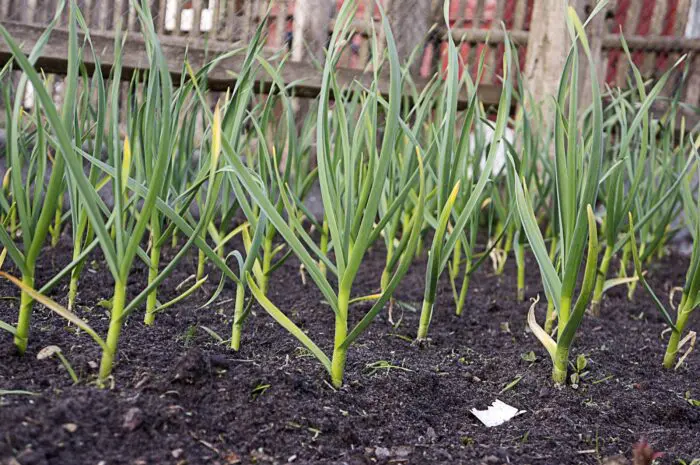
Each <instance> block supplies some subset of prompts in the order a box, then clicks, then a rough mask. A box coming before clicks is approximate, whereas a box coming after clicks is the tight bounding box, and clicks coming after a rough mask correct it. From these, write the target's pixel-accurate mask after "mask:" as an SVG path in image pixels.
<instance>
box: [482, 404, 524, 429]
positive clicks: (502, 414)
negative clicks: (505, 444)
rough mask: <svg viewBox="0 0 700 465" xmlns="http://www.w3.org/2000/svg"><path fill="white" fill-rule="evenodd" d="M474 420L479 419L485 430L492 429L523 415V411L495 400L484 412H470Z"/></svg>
mask: <svg viewBox="0 0 700 465" xmlns="http://www.w3.org/2000/svg"><path fill="white" fill-rule="evenodd" d="M470 411H471V412H472V413H473V414H474V416H475V417H476V418H478V419H479V421H481V422H482V423H483V424H484V425H486V427H487V428H492V427H494V426H498V425H502V424H503V423H505V422H507V421H508V420H510V419H511V418H513V417H515V416H517V415H520V414H522V413H525V410H518V409H517V408H515V407H512V406H510V405H508V404H506V403H505V402H501V401H500V400H498V399H496V400H495V401H494V402H493V404H491V406H490V407H489V408H487V409H486V410H477V409H475V408H473V409H471V410H470Z"/></svg>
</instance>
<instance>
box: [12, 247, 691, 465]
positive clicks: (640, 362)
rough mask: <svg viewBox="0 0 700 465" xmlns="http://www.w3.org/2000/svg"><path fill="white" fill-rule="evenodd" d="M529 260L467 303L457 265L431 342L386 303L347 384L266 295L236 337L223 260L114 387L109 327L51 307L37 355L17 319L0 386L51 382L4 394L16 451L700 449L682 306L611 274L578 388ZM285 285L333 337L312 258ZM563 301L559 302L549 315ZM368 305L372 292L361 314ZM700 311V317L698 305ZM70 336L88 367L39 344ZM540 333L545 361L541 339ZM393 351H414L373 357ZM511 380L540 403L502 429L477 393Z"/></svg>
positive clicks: (173, 458)
mask: <svg viewBox="0 0 700 465" xmlns="http://www.w3.org/2000/svg"><path fill="white" fill-rule="evenodd" d="M67 250H68V249H67V248H66V249H61V248H58V249H56V250H47V251H46V253H45V254H44V259H43V262H42V268H41V269H40V270H39V282H42V280H45V279H47V277H49V276H51V275H52V273H54V272H55V271H56V270H57V269H59V266H61V265H64V264H66V263H67V262H68V261H69V252H68V251H67ZM8 261H9V260H8ZM382 265H383V256H382V253H381V251H373V252H372V253H371V254H370V255H369V257H368V260H367V262H366V265H365V266H364V269H363V270H362V273H361V275H360V277H359V278H358V282H357V285H356V288H355V289H354V294H355V295H363V294H365V293H368V292H370V291H373V290H374V288H375V287H376V286H377V283H378V281H379V273H380V270H381V267H382ZM514 266H515V263H514V260H513V259H511V260H510V261H509V263H508V266H507V267H506V271H505V274H504V275H502V276H494V275H493V273H492V271H491V270H490V268H487V267H484V268H483V269H482V270H480V271H479V272H477V273H476V275H475V277H474V279H473V280H472V286H471V289H470V294H469V297H468V303H467V308H466V309H465V314H464V315H463V316H462V317H461V318H458V317H456V316H454V315H453V312H454V306H453V304H452V298H451V292H450V290H449V284H448V283H447V280H443V282H442V286H441V288H440V293H439V302H438V304H437V306H436V314H435V317H434V319H433V325H432V328H431V337H432V340H431V342H430V343H429V344H427V345H424V346H416V345H414V344H412V343H411V338H412V337H413V336H414V335H415V331H416V328H417V322H418V315H417V313H415V312H412V311H410V310H404V311H403V312H402V311H401V310H400V309H396V310H395V312H394V318H395V319H400V323H399V324H397V325H395V327H392V326H391V325H390V324H389V323H388V321H387V316H386V314H383V315H380V316H379V317H378V318H377V319H376V321H375V322H374V324H373V325H372V326H371V328H370V330H369V331H368V332H367V333H366V334H364V335H363V336H362V337H361V338H360V339H359V340H358V342H357V344H356V345H355V346H353V347H352V349H351V351H350V353H349V359H348V364H347V373H346V384H345V386H344V387H343V388H342V389H340V390H338V391H335V390H334V389H332V388H331V387H330V385H329V384H328V383H327V376H326V374H325V373H324V372H323V370H322V369H321V368H320V365H319V363H317V362H316V360H315V359H313V358H311V357H309V356H308V354H307V353H306V352H305V351H304V350H301V349H300V344H299V343H298V342H297V341H296V340H295V339H293V338H292V337H291V336H290V335H288V334H287V333H286V332H285V331H284V330H283V329H282V328H281V327H280V326H278V325H277V324H276V323H275V322H274V321H273V320H272V318H271V317H269V316H268V315H267V314H266V313H265V312H264V311H263V310H261V309H260V308H259V307H257V306H254V312H255V314H254V315H253V316H252V318H251V319H250V320H249V321H248V324H247V326H246V330H245V334H244V338H243V346H242V350H241V351H240V352H239V353H234V352H232V351H230V350H229V349H228V348H227V346H226V345H225V344H224V345H222V344H219V343H217V341H216V339H215V338H214V337H212V336H211V335H210V334H209V333H208V332H207V330H206V329H204V328H208V329H210V330H212V331H214V332H216V333H217V334H219V335H221V337H223V338H224V339H226V338H228V334H229V331H230V324H231V312H232V307H233V302H232V301H231V299H232V297H233V289H232V287H231V286H227V288H226V290H225V291H224V292H223V293H222V295H221V296H220V297H219V299H218V300H217V302H216V303H215V304H214V305H213V306H211V307H209V308H204V309H201V308H199V307H200V306H201V305H202V303H204V302H206V300H207V299H208V297H209V296H210V295H211V292H213V290H214V289H215V288H216V285H217V282H218V276H216V273H212V279H211V280H210V281H209V282H208V283H207V285H206V286H205V287H206V289H205V290H203V291H201V292H199V293H198V294H196V295H195V296H192V297H190V298H189V299H188V300H186V301H185V302H183V303H182V304H180V305H178V306H176V307H175V308H172V309H170V310H169V311H167V312H165V313H163V314H161V315H159V316H158V318H157V320H156V325H155V326H154V327H146V326H144V325H143V323H142V322H141V319H142V314H135V315H133V317H132V318H131V319H130V320H129V322H128V324H127V326H126V328H125V331H124V333H123V336H122V340H121V346H120V353H119V361H118V364H117V366H116V369H115V380H114V387H113V388H111V389H99V388H97V387H96V386H95V383H94V379H95V374H96V369H95V368H94V366H95V364H96V363H98V362H99V358H100V351H99V348H98V346H97V345H96V344H95V343H94V342H93V341H92V340H91V339H90V338H89V337H88V336H86V335H85V334H76V331H75V328H72V327H69V326H67V325H66V323H65V321H64V320H62V319H61V318H60V317H58V316H56V315H55V314H52V313H50V312H49V311H47V310H46V309H43V308H37V311H36V312H35V315H34V320H33V333H32V337H31V343H30V350H29V351H28V353H27V354H26V356H24V357H19V356H17V355H16V353H15V351H14V347H13V345H12V342H11V339H10V338H9V337H8V336H7V335H3V334H0V389H6V390H26V391H30V392H32V393H35V394H36V395H32V396H29V395H20V394H15V395H5V396H2V397H0V463H2V464H16V463H20V464H22V465H30V464H61V465H65V464H98V463H102V464H106V465H112V464H171V463H172V464H204V463H207V464H216V463H218V464H222V465H225V464H233V463H239V462H240V463H258V464H261V463H262V464H264V463H286V462H294V463H348V464H364V463H449V464H457V463H464V464H472V463H485V464H505V463H519V464H579V463H581V464H598V463H601V462H603V461H604V460H606V458H609V457H612V456H616V455H623V456H626V457H628V458H629V457H631V450H632V447H633V444H634V443H635V442H637V441H638V440H639V439H640V438H645V439H646V440H647V441H648V442H649V443H650V444H651V445H652V446H653V447H654V448H655V449H656V450H659V451H662V452H664V453H665V455H664V456H663V457H662V458H661V459H660V463H665V464H671V463H673V464H677V463H682V462H679V461H680V460H685V461H686V462H688V463H690V462H691V460H692V459H694V458H698V457H700V408H699V407H697V406H693V405H692V404H691V403H690V402H689V401H688V400H687V398H691V399H698V398H700V354H698V353H697V352H695V353H692V354H691V355H690V356H689V357H688V359H687V361H686V363H685V364H684V365H683V367H681V368H679V369H678V370H677V371H667V370H664V369H662V367H661V359H662V356H663V351H664V349H665V340H667V337H668V334H664V335H662V332H663V331H664V328H665V325H664V323H663V321H662V320H661V318H660V317H659V315H658V314H657V312H656V310H655V309H654V307H653V305H652V304H651V301H650V299H649V298H648V297H647V296H646V295H645V294H643V293H642V291H641V290H639V291H638V293H637V298H636V300H635V301H634V302H628V301H627V299H626V296H625V294H626V292H625V290H623V289H620V290H612V291H610V292H609V295H608V298H607V299H606V300H605V302H604V306H603V316H602V317H601V318H600V319H593V318H590V317H586V319H585V321H584V323H583V325H582V327H581V330H580V332H579V336H578V338H577V340H576V342H575V346H574V349H573V354H572V360H573V359H575V357H576V355H578V354H585V357H586V358H587V359H588V368H587V373H586V374H585V376H584V377H583V380H582V382H581V383H580V385H579V386H578V388H576V389H574V388H573V387H571V386H567V387H565V388H562V389H557V388H555V387H554V386H553V385H552V383H551V380H550V371H551V363H550V360H549V358H548V356H547V355H546V353H545V351H544V350H543V348H542V346H541V345H540V343H539V342H538V341H537V340H536V339H535V338H534V337H533V335H532V334H531V333H530V332H529V331H528V330H526V323H525V316H526V313H527V310H528V308H529V305H530V304H529V302H516V301H515V298H514V296H515V288H514V286H515V279H514V276H515V270H514ZM686 266H687V260H686V259H685V258H682V257H677V256H672V257H669V258H666V259H664V260H662V261H660V262H658V263H656V264H655V265H653V266H652V267H651V268H650V270H649V278H650V281H651V284H652V286H653V287H654V288H655V289H657V290H659V291H660V294H661V296H662V298H663V299H664V301H667V298H668V291H669V290H670V288H671V287H672V286H679V285H682V282H683V277H684V273H685V269H686ZM89 268H90V269H89V270H86V272H85V273H84V280H83V282H82V283H81V287H80V295H79V301H80V307H79V309H78V310H77V312H78V313H79V314H80V316H81V317H83V318H85V319H86V320H88V321H89V323H90V324H91V325H92V326H93V327H94V328H96V329H97V330H98V331H100V332H101V334H104V333H105V331H106V327H107V315H106V310H105V309H104V308H102V307H100V306H99V305H98V302H99V301H100V300H102V299H105V298H108V297H109V296H110V294H111V279H110V278H109V277H108V273H106V272H105V270H104V269H103V267H102V266H100V262H99V259H98V258H97V259H96V261H94V262H92V263H91V266H90V267H89ZM424 268H425V262H424V261H419V262H418V263H416V264H415V266H414V269H413V270H412V272H411V274H409V276H408V277H407V278H406V280H405V281H404V283H402V285H401V288H400V289H399V291H398V294H397V295H398V297H399V298H400V299H402V300H403V301H406V302H408V303H410V304H412V305H414V306H416V307H419V305H420V301H421V298H422V289H423V271H424ZM10 269H11V268H10ZM193 270H194V259H190V260H189V261H187V262H186V263H183V264H182V266H181V267H180V269H179V271H178V272H177V273H176V274H175V275H174V276H172V277H171V278H170V279H169V280H168V281H167V282H166V284H165V285H164V286H163V287H162V289H163V292H162V294H163V295H162V299H163V300H166V299H168V298H171V297H173V296H174V295H175V293H176V292H175V287H176V286H177V284H179V283H180V282H181V281H182V280H183V279H185V278H186V277H187V276H188V275H189V274H190V273H191V272H192V271H193ZM527 271H528V273H527V275H528V277H527V280H528V287H527V297H528V298H530V297H534V296H535V295H537V294H538V293H542V287H541V284H540V281H539V273H538V271H537V268H536V266H535V264H534V263H533V262H532V261H530V262H528V269H527ZM145 277H146V273H145V271H144V270H143V269H141V270H138V272H136V273H134V275H133V279H132V280H131V282H130V285H132V288H133V289H132V291H136V290H138V289H139V288H140V287H141V286H142V285H143V281H144V279H145ZM65 292H66V290H65V287H64V288H61V289H57V290H56V291H55V292H54V293H53V297H54V298H56V299H58V300H59V301H62V302H65V298H64V296H65ZM0 295H2V296H3V300H1V301H0V319H3V320H6V321H9V322H14V320H15V319H16V308H17V305H18V302H17V300H16V298H15V297H16V296H17V295H18V293H17V291H16V289H14V288H13V287H12V286H11V285H10V284H9V283H7V282H6V281H3V282H1V283H0ZM269 296H270V298H271V300H272V301H273V302H275V303H276V304H277V305H278V306H279V307H280V308H281V309H283V310H285V311H286V312H287V314H288V315H290V316H291V317H292V318H293V319H294V320H295V321H296V322H298V323H299V324H300V325H301V326H302V327H303V328H304V329H305V330H306V331H307V332H308V334H310V335H311V336H312V338H314V340H316V341H317V342H318V343H319V345H321V347H323V348H326V349H328V348H329V346H330V344H331V340H332V329H333V319H332V314H331V310H330V309H329V308H328V307H327V306H326V305H324V304H323V302H322V298H321V296H320V294H319V292H318V291H317V290H316V289H315V287H313V286H312V285H311V284H309V285H307V286H304V285H303V284H302V282H301V279H300V275H299V269H298V263H297V262H296V261H294V260H290V261H289V262H288V263H287V264H286V265H285V266H284V267H282V268H281V269H280V270H278V272H276V274H275V275H274V277H273V279H272V283H271V289H270V293H269ZM544 307H545V304H543V303H540V305H539V310H538V315H539V318H540V321H541V320H542V319H543V315H544ZM367 309H368V306H366V305H362V304H360V305H357V306H356V307H355V308H354V315H353V318H359V317H360V316H361V315H362V313H363V312H364V311H366V310H367ZM690 326H691V328H690V329H695V330H698V329H700V328H699V325H698V318H697V315H696V318H695V319H694V320H693V321H692V322H691V325H690ZM51 344H55V345H58V346H60V347H61V348H62V349H63V352H64V353H65V354H66V356H67V358H68V359H69V360H70V362H71V364H72V365H73V367H74V368H75V370H76V372H77V373H78V376H79V377H80V380H81V382H80V383H79V384H78V385H72V382H71V380H70V378H69V377H68V374H67V372H66V370H65V369H64V368H63V367H62V366H61V364H60V363H59V362H58V361H57V360H55V359H52V360H43V361H39V360H37V358H36V354H37V352H38V351H39V350H40V349H41V348H43V347H45V346H47V345H51ZM530 351H534V353H535V354H536V357H537V358H536V361H534V362H528V361H526V360H524V359H523V357H522V356H524V355H525V354H526V353H527V352H530ZM380 361H386V362H389V363H390V364H391V365H393V366H394V368H390V369H386V368H384V369H374V370H373V369H372V368H371V367H372V364H375V363H376V362H380ZM375 368H376V366H375ZM518 378H519V379H520V381H519V382H518V383H517V384H516V385H515V386H514V387H512V388H510V389H508V390H506V391H503V389H504V387H506V386H507V385H509V384H510V383H511V382H513V381H514V380H516V379H518ZM495 399H501V400H502V401H504V402H506V403H508V404H511V405H513V406H515V407H517V408H519V409H522V410H526V413H525V414H523V415H520V416H518V417H516V418H514V419H513V420H511V421H510V422H508V423H506V424H504V425H501V426H498V427H495V428H491V429H488V428H486V427H484V426H483V425H482V424H480V423H479V421H478V420H477V419H476V418H475V417H474V416H473V415H472V414H471V413H470V409H471V408H473V407H476V408H486V407H487V406H488V405H489V404H491V402H493V401H494V400H495ZM615 463H618V462H615ZM620 463H622V462H620Z"/></svg>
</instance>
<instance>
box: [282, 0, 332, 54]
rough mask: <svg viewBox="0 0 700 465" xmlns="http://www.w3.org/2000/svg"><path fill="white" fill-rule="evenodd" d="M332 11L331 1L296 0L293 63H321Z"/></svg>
mask: <svg viewBox="0 0 700 465" xmlns="http://www.w3.org/2000/svg"><path fill="white" fill-rule="evenodd" d="M332 11H333V1H332V0H297V2H296V6H295V7H294V40H293V42H292V59H293V60H294V61H304V62H311V61H313V60H318V61H321V62H322V61H323V50H324V48H325V47H326V42H327V41H328V23H329V22H330V19H331V13H332Z"/></svg>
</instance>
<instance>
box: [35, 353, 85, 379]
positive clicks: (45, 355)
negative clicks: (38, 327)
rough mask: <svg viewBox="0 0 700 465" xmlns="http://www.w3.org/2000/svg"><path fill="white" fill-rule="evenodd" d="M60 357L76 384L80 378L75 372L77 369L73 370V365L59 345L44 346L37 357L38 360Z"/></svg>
mask: <svg viewBox="0 0 700 465" xmlns="http://www.w3.org/2000/svg"><path fill="white" fill-rule="evenodd" d="M54 355H55V356H56V357H58V359H59V360H60V361H61V364H62V365H63V367H64V368H65V369H66V371H67V372H68V375H69V376H70V379H72V380H73V383H74V384H78V383H79V382H80V380H79V379H78V375H76V374H75V370H73V367H72V366H71V364H70V362H69V361H68V359H67V358H66V356H65V355H63V352H62V351H61V348H60V347H58V346H47V347H44V348H43V349H41V350H40V351H39V353H38V354H36V359H37V360H48V359H50V358H52V357H53V356H54Z"/></svg>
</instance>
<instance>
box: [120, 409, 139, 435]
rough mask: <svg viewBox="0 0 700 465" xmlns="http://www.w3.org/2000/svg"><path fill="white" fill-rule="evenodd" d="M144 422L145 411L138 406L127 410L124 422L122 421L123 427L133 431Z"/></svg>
mask: <svg viewBox="0 0 700 465" xmlns="http://www.w3.org/2000/svg"><path fill="white" fill-rule="evenodd" d="M141 423H143V411H142V410H141V409H140V408H138V407H132V408H130V409H129V410H127V412H126V414H125V415H124V423H122V428H124V429H125V430H127V431H129V432H132V431H134V430H135V429H136V428H138V427H139V426H141Z"/></svg>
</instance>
